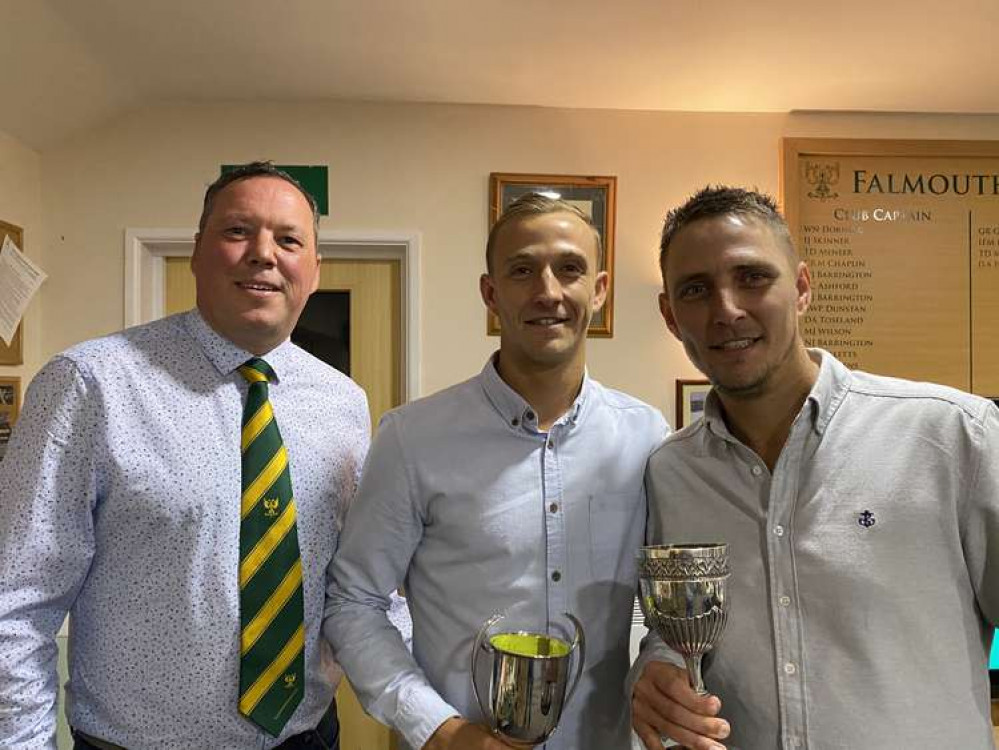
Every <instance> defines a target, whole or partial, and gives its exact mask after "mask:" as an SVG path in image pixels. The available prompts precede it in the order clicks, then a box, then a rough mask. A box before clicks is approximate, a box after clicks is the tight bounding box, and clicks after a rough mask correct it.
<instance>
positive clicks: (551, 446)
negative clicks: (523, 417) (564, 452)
mask: <svg viewBox="0 0 999 750" xmlns="http://www.w3.org/2000/svg"><path fill="white" fill-rule="evenodd" d="M548 450H550V451H553V450H555V441H554V440H549V441H548Z"/></svg>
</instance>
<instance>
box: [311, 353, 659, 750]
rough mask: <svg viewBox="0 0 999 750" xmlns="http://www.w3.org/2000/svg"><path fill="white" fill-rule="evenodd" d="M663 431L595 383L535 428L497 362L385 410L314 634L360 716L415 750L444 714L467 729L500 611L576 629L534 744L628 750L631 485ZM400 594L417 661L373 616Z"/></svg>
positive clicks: (513, 622) (522, 621)
mask: <svg viewBox="0 0 999 750" xmlns="http://www.w3.org/2000/svg"><path fill="white" fill-rule="evenodd" d="M666 433H667V426H666V422H665V420H664V419H663V417H662V415H661V414H660V413H659V412H658V411H656V410H655V409H653V408H651V407H650V406H648V405H646V404H643V403H642V402H640V401H637V400H635V399H633V398H631V397H629V396H626V395H624V394H622V393H618V392H616V391H612V390H609V389H607V388H604V387H603V386H601V385H600V384H599V383H597V382H595V381H593V380H590V379H589V378H586V379H584V381H583V386H582V389H581V391H580V394H579V396H578V398H577V399H576V401H575V403H574V404H573V406H572V408H571V409H570V410H569V412H568V413H567V414H566V415H564V416H563V417H562V418H561V419H559V420H558V421H557V422H556V423H555V424H554V425H553V426H552V428H551V430H550V431H548V432H547V433H545V432H541V431H539V430H538V423H537V419H536V417H535V415H534V414H533V412H532V410H531V408H530V406H529V405H528V404H527V403H526V402H525V401H524V399H522V398H521V397H520V396H519V395H517V393H515V392H514V391H513V390H512V389H511V388H510V387H509V386H507V385H506V384H505V383H504V382H503V381H502V380H501V379H500V377H499V375H498V374H497V372H496V369H495V367H494V366H493V363H492V361H490V362H489V363H488V364H487V365H486V367H485V369H484V370H483V371H482V373H481V374H480V375H479V376H478V377H475V378H472V379H471V380H468V381H466V382H464V383H461V384H459V385H456V386H454V387H452V388H449V389H447V390H445V391H443V392H441V393H439V394H437V395H434V396H431V397H429V398H425V399H422V400H420V401H416V402H414V403H412V404H409V405H407V406H404V407H402V408H401V409H398V410H396V411H394V412H390V413H389V414H388V415H386V416H385V417H384V418H383V420H382V423H381V426H380V427H379V430H378V433H377V436H376V437H375V440H374V443H373V444H372V449H371V453H370V454H369V458H368V462H367V464H366V466H365V471H364V475H363V478H362V480H361V486H360V488H359V490H358V496H357V502H356V503H355V505H354V506H353V507H352V509H351V512H350V513H349V515H348V518H347V523H346V525H345V528H344V532H343V534H342V536H341V545H340V549H339V551H338V552H337V556H336V560H335V561H334V564H333V566H332V567H331V573H332V578H331V583H330V603H329V606H328V608H327V615H328V619H327V620H326V622H325V624H324V628H323V629H324V632H325V633H326V635H327V636H328V637H329V638H330V640H331V642H332V643H333V645H334V648H335V651H336V654H337V660H338V661H340V663H341V664H343V666H344V669H345V671H346V672H347V675H348V676H349V677H350V680H351V683H352V684H353V686H354V688H355V690H357V691H358V695H359V696H360V698H361V700H362V702H363V703H364V704H365V706H366V708H367V709H368V711H369V712H371V714H372V715H373V716H375V718H378V719H380V720H381V721H384V722H386V723H388V724H390V725H392V726H394V727H396V728H397V729H398V730H399V731H400V732H401V733H402V735H403V737H404V738H405V740H406V741H407V742H408V743H409V744H410V746H412V747H414V748H419V747H422V746H423V744H424V743H426V741H427V739H428V738H429V737H430V736H431V735H432V734H433V732H434V731H435V730H436V729H437V727H438V726H439V725H440V724H441V723H442V722H443V721H444V720H445V719H447V718H448V717H450V716H454V715H459V714H460V715H462V716H465V717H467V718H469V719H472V720H475V721H479V720H481V718H482V717H481V712H480V710H479V708H478V707H477V705H476V703H475V699H474V698H473V695H472V685H471V681H470V668H469V659H470V656H471V651H472V640H473V638H474V637H475V634H476V632H477V630H478V629H479V626H480V625H481V624H482V623H483V621H485V620H486V619H487V618H489V617H490V615H492V614H493V613H494V612H497V611H502V612H506V613H507V615H508V618H509V619H508V620H507V621H506V623H503V624H502V625H501V627H506V628H507V629H524V628H526V629H532V630H537V629H544V628H546V627H548V626H549V625H550V624H551V625H555V626H557V625H558V624H559V623H561V622H564V618H562V613H563V612H570V613H572V614H574V615H575V616H576V617H578V618H579V619H580V620H581V621H582V623H583V626H584V629H585V633H586V648H587V654H586V669H585V673H584V675H583V678H582V681H581V683H580V686H579V689H578V691H577V692H576V694H575V695H574V696H573V697H572V700H571V701H570V702H569V703H567V704H566V708H565V713H564V714H563V717H562V722H561V725H560V726H559V729H558V730H557V731H556V733H555V735H554V736H553V738H552V739H551V740H550V741H549V742H548V743H547V744H546V745H545V747H546V748H548V750H611V749H612V748H627V747H629V736H630V735H629V727H628V706H627V704H626V701H625V699H624V678H625V675H626V673H627V671H628V641H629V634H630V627H631V616H632V604H633V601H634V596H635V586H636V567H635V550H636V548H637V547H638V546H639V545H641V544H642V539H643V535H644V531H645V519H646V505H645V492H644V488H643V483H642V477H643V472H644V469H645V463H646V460H647V459H648V456H649V454H650V453H651V452H652V451H653V450H654V449H655V448H656V447H657V446H658V445H659V444H660V443H661V442H662V440H663V439H664V437H665V435H666ZM403 583H405V588H406V593H407V596H408V600H409V605H410V610H411V613H412V617H413V656H410V654H409V653H408V652H407V650H406V649H405V647H404V646H403V644H402V642H401V641H400V639H399V638H398V636H397V635H396V634H395V633H394V632H393V630H392V628H391V627H390V626H389V623H388V622H387V621H386V618H385V614H384V610H385V608H386V606H388V603H389V598H388V593H389V592H391V591H393V590H394V589H395V588H396V587H398V586H399V585H400V584H403ZM484 672H485V670H483V678H484V677H485V674H484ZM480 684H483V686H484V684H485V682H484V681H483V682H481V683H480Z"/></svg>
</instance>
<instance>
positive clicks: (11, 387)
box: [0, 378, 21, 459]
mask: <svg viewBox="0 0 999 750" xmlns="http://www.w3.org/2000/svg"><path fill="white" fill-rule="evenodd" d="M20 408H21V379H20V378H0V459H2V458H3V454H4V453H5V452H6V451H7V443H9V442H10V433H11V430H12V429H13V427H14V423H15V422H16V421H17V413H18V411H19V410H20Z"/></svg>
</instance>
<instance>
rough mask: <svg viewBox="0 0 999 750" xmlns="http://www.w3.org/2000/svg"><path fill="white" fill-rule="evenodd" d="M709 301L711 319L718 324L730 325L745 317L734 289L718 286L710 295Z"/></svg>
mask: <svg viewBox="0 0 999 750" xmlns="http://www.w3.org/2000/svg"><path fill="white" fill-rule="evenodd" d="M711 303H712V305H711V319H712V321H713V322H714V323H716V324H718V325H723V326H728V325H732V324H733V323H735V322H737V321H739V320H742V319H743V318H745V317H746V311H745V310H744V309H743V308H742V303H741V300H740V299H739V294H738V292H737V291H736V290H734V289H728V288H724V287H723V288H719V289H718V290H717V291H716V292H715V293H714V294H713V295H712V298H711Z"/></svg>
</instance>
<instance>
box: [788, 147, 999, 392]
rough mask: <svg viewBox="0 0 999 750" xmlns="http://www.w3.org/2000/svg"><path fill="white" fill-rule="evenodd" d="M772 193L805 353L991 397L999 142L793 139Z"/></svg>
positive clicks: (997, 384) (997, 381)
mask: <svg viewBox="0 0 999 750" xmlns="http://www.w3.org/2000/svg"><path fill="white" fill-rule="evenodd" d="M780 184H781V200H782V205H783V208H784V212H785V215H786V217H787V220H788V224H789V226H790V228H791V233H792V235H793V236H794V240H795V244H796V246H797V248H798V251H799V253H800V254H801V256H802V259H803V260H805V261H806V262H807V263H808V266H809V268H810V270H811V274H812V286H813V298H812V306H811V308H810V310H809V312H808V313H807V314H806V316H805V318H804V320H803V322H802V333H803V334H804V337H805V341H806V342H807V343H808V344H809V345H810V346H819V347H822V348H823V349H828V350H829V351H831V352H832V353H833V354H835V355H836V356H837V357H839V358H840V359H842V360H843V362H845V363H846V364H847V365H849V366H850V367H856V368H859V369H863V370H869V371H871V372H876V373H880V374H885V375H895V376H898V377H904V378H911V379H913V380H929V381H933V382H937V383H943V384H945V385H950V386H954V387H956V388H960V389H962V390H965V391H971V392H973V393H978V394H981V395H985V396H992V397H996V396H999V141H995V142H964V141H897V140H884V141H882V140H828V139H797V138H789V139H785V140H784V141H783V142H782V159H781V181H780Z"/></svg>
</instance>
